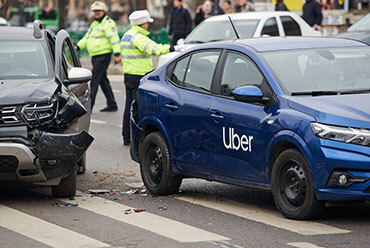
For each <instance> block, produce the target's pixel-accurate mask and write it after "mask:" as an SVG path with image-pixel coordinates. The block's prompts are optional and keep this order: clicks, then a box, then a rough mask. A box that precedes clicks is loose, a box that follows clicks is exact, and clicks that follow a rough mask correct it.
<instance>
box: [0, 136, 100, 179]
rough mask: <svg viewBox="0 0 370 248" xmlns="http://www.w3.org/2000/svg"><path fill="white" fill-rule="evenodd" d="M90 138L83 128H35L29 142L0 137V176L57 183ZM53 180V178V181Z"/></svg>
mask: <svg viewBox="0 0 370 248" xmlns="http://www.w3.org/2000/svg"><path fill="white" fill-rule="evenodd" d="M93 140H94V138H93V137H91V136H90V135H89V134H88V133H86V132H85V131H82V132H79V133H71V134H56V133H47V132H41V131H40V132H37V133H35V134H34V135H33V138H32V143H33V144H34V145H30V144H27V142H24V143H19V142H15V141H16V140H15V139H12V138H8V139H1V140H0V180H6V181H8V180H9V181H13V180H18V181H21V182H31V183H36V184H42V183H46V182H50V184H51V185H54V184H58V183H59V181H60V179H61V178H62V177H64V176H66V175H68V174H69V173H70V172H71V171H72V170H73V169H74V165H75V164H76V163H77V162H78V161H79V160H80V159H81V157H82V155H83V154H84V153H85V152H86V150H87V149H88V147H89V146H90V144H91V143H92V141H93ZM53 180H54V181H53Z"/></svg>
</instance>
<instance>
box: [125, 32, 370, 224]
mask: <svg viewBox="0 0 370 248" xmlns="http://www.w3.org/2000/svg"><path fill="white" fill-rule="evenodd" d="M369 68H370V47H368V46H366V45H365V44H363V43H360V42H356V41H351V40H345V39H334V38H331V39H329V38H303V37H297V38H293V37H291V38H260V39H245V40H235V41H233V42H220V43H213V44H207V45H202V46H197V47H196V48H193V49H191V50H189V51H187V52H185V53H183V54H181V55H180V56H178V57H176V58H174V59H173V60H171V61H170V62H169V63H167V64H166V65H164V66H162V67H161V68H159V69H158V70H156V71H154V72H152V73H150V74H148V75H147V76H145V77H144V78H143V79H142V80H141V83H140V86H139V89H138V95H137V100H136V101H134V102H133V104H132V107H131V122H132V125H131V128H132V130H131V131H132V136H133V143H132V144H131V156H132V158H133V159H134V160H135V161H137V162H139V163H140V169H141V175H142V179H143V181H144V184H145V186H146V187H147V188H148V190H149V191H150V192H151V193H152V194H157V195H167V194H171V193H175V192H177V191H178V189H179V187H180V185H181V182H182V179H183V178H185V177H196V178H204V179H207V180H213V181H219V182H225V183H231V184H236V185H241V186H249V187H257V188H262V189H267V190H271V192H272V194H273V197H274V200H275V203H276V206H277V208H278V209H279V211H280V212H281V213H282V214H283V215H284V216H286V217H287V218H291V219H310V218H315V217H317V216H319V215H320V214H321V213H322V212H323V211H324V209H325V202H326V201H338V200H361V201H365V200H369V199H370V70H369Z"/></svg>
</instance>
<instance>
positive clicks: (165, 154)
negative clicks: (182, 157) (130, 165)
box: [140, 132, 182, 195]
mask: <svg viewBox="0 0 370 248" xmlns="http://www.w3.org/2000/svg"><path fill="white" fill-rule="evenodd" d="M140 172H141V178H142V179H143V182H144V185H145V187H146V188H147V189H148V191H149V192H150V193H151V194H154V195H169V194H174V193H177V192H178V190H179V187H180V185H181V182H182V178H181V177H180V176H178V175H175V174H174V173H173V172H172V167H171V158H170V153H169V150H168V146H167V144H166V141H165V140H164V138H163V136H162V135H161V134H160V133H159V132H153V133H150V134H148V136H146V137H145V139H144V141H143V144H142V145H141V146H140Z"/></svg>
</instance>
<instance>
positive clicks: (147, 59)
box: [121, 10, 175, 146]
mask: <svg viewBox="0 0 370 248" xmlns="http://www.w3.org/2000/svg"><path fill="white" fill-rule="evenodd" d="M128 18H129V20H130V23H131V25H132V27H131V29H129V30H128V31H127V32H126V33H125V34H124V35H123V37H122V39H121V58H122V64H123V72H124V76H125V79H124V83H125V88H126V105H125V111H124V114H123V125H122V136H123V144H124V145H125V146H127V145H129V144H130V143H131V138H130V105H131V102H132V101H133V100H134V99H136V94H137V88H138V87H139V83H140V79H141V78H142V77H143V76H144V75H145V74H147V73H149V72H151V71H152V70H153V63H152V56H153V55H155V56H158V55H161V54H166V53H169V52H172V51H174V50H175V49H174V47H173V46H170V45H162V44H157V43H155V42H154V41H152V40H151V39H149V38H148V37H147V36H148V34H149V31H148V28H149V23H150V22H153V19H152V18H151V17H150V14H149V12H148V11H147V10H137V11H134V12H132V13H131V14H130V16H129V17H128Z"/></svg>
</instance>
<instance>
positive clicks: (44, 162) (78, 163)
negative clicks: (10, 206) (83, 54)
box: [0, 21, 93, 197]
mask: <svg viewBox="0 0 370 248" xmlns="http://www.w3.org/2000/svg"><path fill="white" fill-rule="evenodd" d="M90 79H91V72H90V71H89V70H87V69H84V68H81V64H80V61H79V59H78V57H77V54H76V52H75V50H74V49H73V44H72V41H71V39H70V37H69V35H68V33H67V32H66V31H65V30H61V31H59V32H58V34H57V35H56V36H55V35H54V34H53V32H51V31H48V30H45V29H44V28H43V24H42V23H41V22H40V21H35V23H34V28H33V29H32V28H21V27H0V181H2V182H21V184H24V183H25V184H30V185H43V186H51V187H52V194H53V196H55V197H70V196H73V195H74V194H75V192H76V172H80V173H82V172H84V171H85V168H86V155H85V152H86V150H87V148H88V147H89V146H90V144H91V143H92V141H93V138H92V137H91V136H90V135H89V134H88V130H89V125H90V98H89V95H90V91H89V87H88V84H87V82H88V81H89V80H90Z"/></svg>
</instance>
